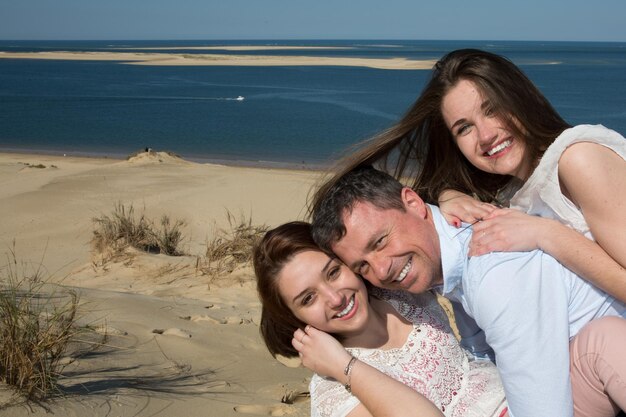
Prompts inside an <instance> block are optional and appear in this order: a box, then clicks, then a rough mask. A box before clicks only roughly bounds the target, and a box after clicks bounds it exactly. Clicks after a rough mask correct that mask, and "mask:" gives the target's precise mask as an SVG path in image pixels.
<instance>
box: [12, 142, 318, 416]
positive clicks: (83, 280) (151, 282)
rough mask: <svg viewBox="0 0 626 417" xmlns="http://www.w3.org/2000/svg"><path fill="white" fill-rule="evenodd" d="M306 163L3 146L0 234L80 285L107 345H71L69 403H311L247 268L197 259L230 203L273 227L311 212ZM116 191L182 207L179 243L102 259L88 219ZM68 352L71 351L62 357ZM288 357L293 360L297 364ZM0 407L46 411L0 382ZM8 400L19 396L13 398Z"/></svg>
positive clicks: (284, 406)
mask: <svg viewBox="0 0 626 417" xmlns="http://www.w3.org/2000/svg"><path fill="white" fill-rule="evenodd" d="M319 175H320V174H319V173H317V172H312V171H289V170H269V169H257V168H236V167H226V166H219V165H208V164H197V163H191V162H188V161H184V160H182V159H180V158H177V157H175V156H172V155H169V154H164V153H155V152H152V153H149V154H147V153H146V154H139V155H137V156H135V157H133V158H131V159H130V160H127V161H120V160H112V159H92V158H74V157H72V158H70V157H61V156H37V155H20V154H0V219H1V220H0V222H1V223H0V246H1V247H2V248H3V250H4V251H7V250H9V248H11V247H12V246H13V241H15V250H16V253H17V257H18V259H20V260H28V261H32V262H35V263H37V262H40V261H41V262H42V263H43V265H45V267H46V268H47V271H49V272H50V273H51V274H52V278H51V279H52V281H54V282H58V283H61V284H62V285H66V286H71V287H76V288H78V289H79V291H80V294H81V303H82V311H83V317H82V319H81V323H83V324H85V323H89V324H90V325H91V326H93V327H95V328H96V330H97V331H98V332H100V333H106V334H107V335H108V342H107V346H105V347H103V348H100V349H99V350H97V351H95V352H92V353H90V354H87V355H84V356H79V357H77V358H74V359H75V360H74V361H73V362H71V363H70V364H69V365H68V367H67V368H66V377H64V378H62V379H61V381H60V382H61V384H62V386H63V387H64V392H65V393H66V394H67V395H68V396H67V397H66V398H60V399H56V400H54V401H51V402H49V403H47V404H46V407H48V408H49V410H50V411H51V412H53V413H54V414H56V415H63V416H84V415H96V416H110V415H115V416H173V415H185V416H207V415H208V416H242V415H274V416H279V415H293V416H306V415H308V414H309V402H308V397H307V396H306V391H307V389H308V378H309V375H310V374H309V372H308V371H306V370H304V369H302V368H292V367H288V366H285V365H283V364H281V363H279V362H278V361H276V360H274V359H273V358H272V357H271V356H270V355H269V354H268V353H267V351H266V349H265V347H264V346H263V345H262V342H261V340H260V337H259V333H258V322H259V316H260V306H259V303H258V300H257V297H256V293H255V289H254V279H253V275H252V271H251V269H250V267H241V268H237V269H236V270H234V271H233V272H232V273H230V274H225V275H223V276H219V277H209V276H207V275H205V274H203V273H202V271H199V270H198V267H197V261H198V257H199V256H201V255H202V254H203V253H204V251H205V250H206V246H205V245H206V241H207V239H208V238H209V237H211V236H212V234H213V233H215V230H216V229H215V228H216V226H217V227H224V226H225V225H226V222H227V219H226V215H225V211H226V210H229V211H230V212H231V213H233V214H235V215H238V214H239V213H243V214H244V215H246V216H249V215H252V218H253V222H254V223H258V224H262V223H265V224H267V225H270V226H273V225H277V224H279V223H282V222H284V221H287V220H291V219H301V218H303V216H304V209H303V208H304V205H305V201H306V198H307V194H308V192H309V188H310V187H311V185H312V184H313V183H314V182H315V181H316V180H317V179H318V176H319ZM118 202H122V203H125V204H133V206H134V207H135V209H141V210H144V211H145V214H146V216H148V217H150V218H159V217H160V216H161V215H163V214H167V215H169V216H170V217H172V218H180V219H184V220H185V222H186V226H185V227H184V231H185V236H186V238H185V240H184V242H183V245H182V246H183V248H184V252H185V253H186V255H185V256H177V257H173V256H166V255H161V254H158V255H157V254H148V253H144V252H140V251H136V250H129V251H127V252H126V253H125V255H124V257H122V258H120V259H116V260H111V261H108V262H106V263H102V262H99V261H98V258H97V256H95V255H94V254H93V253H92V251H91V247H90V244H89V242H90V240H91V237H92V230H93V223H92V218H93V217H97V216H100V215H102V214H103V213H104V214H106V213H110V212H111V210H112V209H113V207H114V205H115V204H116V203H118ZM69 361H70V358H68V362H69ZM291 366H293V362H292V363H291ZM0 403H3V404H4V405H5V408H3V409H0V415H2V416H4V415H6V416H9V415H10V416H22V415H24V416H26V415H42V416H43V415H47V411H46V409H45V408H44V407H40V406H37V405H30V406H26V405H19V404H18V405H15V400H13V399H11V398H10V395H9V393H8V391H7V390H6V389H3V390H1V392H0ZM7 404H11V405H7Z"/></svg>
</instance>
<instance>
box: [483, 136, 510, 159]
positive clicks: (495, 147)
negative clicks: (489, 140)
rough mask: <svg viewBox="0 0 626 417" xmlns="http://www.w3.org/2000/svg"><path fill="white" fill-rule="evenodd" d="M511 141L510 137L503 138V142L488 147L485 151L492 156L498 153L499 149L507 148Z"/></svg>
mask: <svg viewBox="0 0 626 417" xmlns="http://www.w3.org/2000/svg"><path fill="white" fill-rule="evenodd" d="M511 142H512V141H511V139H509V140H505V141H504V142H502V143H501V144H499V145H498V146H494V147H493V148H491V149H489V150H488V151H487V155H489V156H492V155H493V154H495V153H498V152H500V151H501V150H503V149H506V148H508V147H509V146H510V145H511Z"/></svg>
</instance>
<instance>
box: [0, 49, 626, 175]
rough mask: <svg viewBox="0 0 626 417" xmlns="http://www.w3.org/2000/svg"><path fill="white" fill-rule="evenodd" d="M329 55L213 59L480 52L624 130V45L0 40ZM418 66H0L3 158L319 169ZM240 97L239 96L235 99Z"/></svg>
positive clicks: (410, 82) (384, 119)
mask: <svg viewBox="0 0 626 417" xmlns="http://www.w3.org/2000/svg"><path fill="white" fill-rule="evenodd" d="M211 45H272V46H275V45H301V46H330V47H346V48H349V49H329V50H274V51H236V52H229V51H214V52H215V53H220V54H222V53H223V54H229V53H232V54H252V55H254V54H264V55H268V54H271V55H311V56H337V57H344V56H345V57H374V58H390V57H406V58H414V59H437V58H440V57H441V56H442V55H444V54H445V53H446V52H448V51H450V50H453V49H457V48H466V47H473V48H480V49H485V50H489V51H492V52H496V53H499V54H502V55H505V56H507V57H508V58H510V59H511V60H513V62H515V63H516V64H518V65H519V66H520V67H521V68H522V69H523V70H524V71H525V72H526V73H527V74H528V76H529V77H530V78H531V79H532V80H533V81H534V82H535V83H536V84H537V85H538V87H539V88H540V89H541V90H542V91H543V92H544V93H545V95H546V96H547V97H548V98H549V99H550V101H551V102H552V104H553V105H554V106H555V108H556V109H557V110H558V111H559V112H560V113H561V114H562V115H563V116H564V118H565V119H566V120H567V121H568V122H569V123H570V124H579V123H592V124H596V123H601V124H604V125H605V126H607V127H610V128H612V129H615V130H617V131H619V132H620V133H622V134H626V106H625V104H626V98H625V97H626V43H584V42H504V41H502V42H493V41H489V42H487V41H485V42H481V41H471V42H470V41H389V40H385V41H375V40H374V41H363V40H359V41H314V40H312V41H236V42H235V41H202V42H201V41H108V42H107V41H80V42H78V41H73V42H70V41H0V51H7V52H24V51H103V50H105V51H126V52H128V51H137V52H145V50H144V49H142V48H149V47H166V48H170V47H171V48H173V49H171V50H167V49H165V50H161V51H159V52H173V53H181V52H184V53H207V51H198V50H193V49H191V50H181V49H177V48H180V47H182V46H211ZM428 75H429V71H426V70H415V71H413V70H411V71H407V70H379V69H369V68H355V67H341V66H324V67H317V66H316V67H313V66H305V67H289V66H285V67H236V66H233V67H210V66H205V67H189V66H188V67H175V66H136V65H126V64H122V63H118V62H104V61H61V60H25V59H24V60H22V59H0V150H5V151H6V150H9V151H28V152H38V153H40V152H47V153H65V154H71V155H96V156H105V155H106V156H110V157H123V156H126V155H128V154H130V153H132V152H135V151H137V150H140V149H144V148H146V147H150V148H153V149H155V150H168V151H172V152H174V153H177V154H179V155H181V156H183V157H186V158H189V159H192V160H212V161H216V160H219V161H230V162H233V163H234V162H239V163H260V164H271V163H279V164H282V163H286V164H296V165H300V166H301V165H307V166H316V165H320V164H324V163H326V162H328V161H329V160H331V159H332V158H336V157H338V156H339V155H340V154H341V153H342V152H344V151H345V150H346V149H347V148H348V147H349V146H350V145H351V144H354V143H356V142H359V141H361V140H363V139H366V138H368V137H370V136H371V135H373V134H375V133H376V132H378V131H380V130H382V129H385V128H386V127H388V126H390V125H391V124H392V123H394V121H396V120H397V119H398V118H399V117H400V116H401V115H402V114H403V113H404V111H405V110H406V109H407V108H408V106H409V105H410V104H411V103H412V102H413V101H414V100H415V98H416V97H417V96H418V95H419V93H420V91H421V89H422V88H423V86H424V84H425V81H426V79H427V77H428ZM238 96H242V97H245V100H243V101H237V100H235V98H236V97H238Z"/></svg>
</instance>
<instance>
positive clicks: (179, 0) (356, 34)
mask: <svg viewBox="0 0 626 417" xmlns="http://www.w3.org/2000/svg"><path fill="white" fill-rule="evenodd" d="M625 18H626V1H625V0H521V1H519V0H518V1H511V0H430V1H420V0H0V39H2V40H17V39H23V40H100V39H106V40H120V39H128V40H144V39H159V40H165V39H172V40H184V39H190V40H191V39H206V40H220V39H235V40H237V39H415V40H433V39H441V40H545V41H619V42H626V24H624V22H625V21H626V19H625Z"/></svg>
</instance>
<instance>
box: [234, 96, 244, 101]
mask: <svg viewBox="0 0 626 417" xmlns="http://www.w3.org/2000/svg"><path fill="white" fill-rule="evenodd" d="M245 99H246V98H245V97H244V96H237V98H236V99H235V100H237V101H244V100H245Z"/></svg>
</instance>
